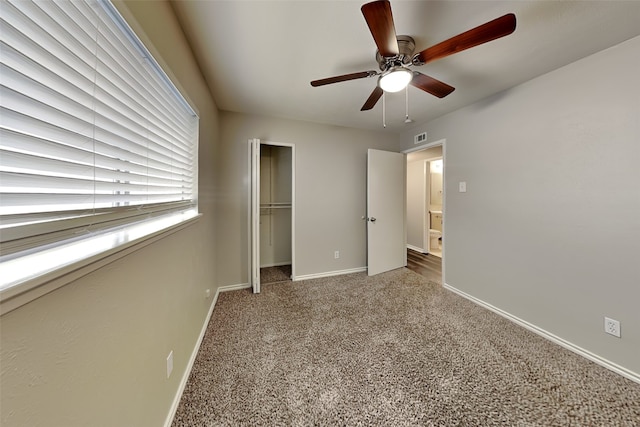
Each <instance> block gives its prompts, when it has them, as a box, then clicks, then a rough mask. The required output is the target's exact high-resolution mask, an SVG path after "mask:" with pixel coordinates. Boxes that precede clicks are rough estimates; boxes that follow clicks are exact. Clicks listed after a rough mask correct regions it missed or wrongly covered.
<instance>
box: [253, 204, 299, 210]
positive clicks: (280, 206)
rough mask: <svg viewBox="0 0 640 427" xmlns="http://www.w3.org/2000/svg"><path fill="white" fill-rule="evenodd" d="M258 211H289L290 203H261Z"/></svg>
mask: <svg viewBox="0 0 640 427" xmlns="http://www.w3.org/2000/svg"><path fill="white" fill-rule="evenodd" d="M260 209H291V203H261V204H260Z"/></svg>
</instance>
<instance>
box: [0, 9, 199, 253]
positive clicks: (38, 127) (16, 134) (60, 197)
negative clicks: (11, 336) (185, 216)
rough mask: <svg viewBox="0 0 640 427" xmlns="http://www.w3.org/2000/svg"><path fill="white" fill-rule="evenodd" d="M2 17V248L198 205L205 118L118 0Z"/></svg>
mask: <svg viewBox="0 0 640 427" xmlns="http://www.w3.org/2000/svg"><path fill="white" fill-rule="evenodd" d="M0 18H1V21H2V22H1V23H0V24H1V25H2V32H1V45H0V48H1V52H0V62H1V64H0V65H1V69H0V76H1V81H0V104H1V105H0V106H1V110H0V222H1V223H0V227H1V229H0V237H1V242H2V244H3V246H2V254H7V253H11V252H15V251H18V250H22V249H28V248H31V247H33V246H38V245H42V244H45V243H50V242H51V241H57V240H60V239H65V238H68V237H72V236H76V235H78V234H86V233H87V232H93V231H95V230H100V229H104V228H110V227H113V226H117V225H122V224H124V223H128V222H132V221H138V220H141V219H144V218H147V217H149V216H152V215H158V214H162V213H166V212H173V211H176V210H178V211H180V210H185V209H189V208H192V207H194V206H195V198H196V173H195V172H196V153H197V131H198V117H197V116H196V114H195V113H194V112H193V110H192V109H191V108H190V107H189V106H188V104H187V102H186V101H185V100H184V98H183V97H182V96H181V95H180V94H179V93H178V91H177V90H176V88H175V87H174V86H173V85H172V84H171V82H170V81H169V79H168V77H167V76H166V74H164V72H163V71H162V70H161V69H160V67H159V66H158V64H157V62H156V61H155V60H154V59H153V58H152V57H151V55H150V54H149V52H148V51H147V50H146V49H145V48H144V46H143V45H142V43H141V42H140V41H139V39H138V38H137V37H136V36H135V34H133V32H132V31H131V29H130V28H129V27H128V26H127V24H126V23H125V21H124V20H123V19H122V17H121V16H120V15H119V14H118V13H117V11H116V10H115V8H113V6H112V5H111V4H110V3H108V2H107V1H106V0H86V1H73V2H71V1H66V0H62V1H55V2H54V1H39V2H32V1H25V0H11V1H5V0H2V1H1V2H0Z"/></svg>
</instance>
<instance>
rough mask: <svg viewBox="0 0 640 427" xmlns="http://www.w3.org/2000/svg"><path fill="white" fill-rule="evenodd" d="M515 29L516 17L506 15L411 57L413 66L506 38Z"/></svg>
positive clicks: (511, 14)
mask: <svg viewBox="0 0 640 427" xmlns="http://www.w3.org/2000/svg"><path fill="white" fill-rule="evenodd" d="M515 29H516V16H515V15H514V14H513V13H508V14H506V15H504V16H501V17H500V18H496V19H494V20H493V21H489V22H487V23H485V24H482V25H480V26H478V27H475V28H472V29H471V30H469V31H465V32H464V33H462V34H458V35H457V36H455V37H452V38H450V39H449V40H445V41H443V42H440V43H438V44H436V45H434V46H431V47H430V48H427V49H425V50H423V51H422V52H420V53H418V54H416V55H415V56H414V57H413V64H414V65H422V64H426V63H427V62H431V61H435V60H436V59H440V58H444V57H445V56H449V55H452V54H454V53H458V52H462V51H463V50H466V49H469V48H472V47H474V46H478V45H480V44H483V43H487V42H490V41H491V40H495V39H498V38H500V37H504V36H507V35H509V34H511V33H513V32H514V31H515Z"/></svg>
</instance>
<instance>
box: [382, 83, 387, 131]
mask: <svg viewBox="0 0 640 427" xmlns="http://www.w3.org/2000/svg"><path fill="white" fill-rule="evenodd" d="M386 99H387V97H386V93H385V92H382V127H383V128H386V127H387V103H386V101H385V100H386Z"/></svg>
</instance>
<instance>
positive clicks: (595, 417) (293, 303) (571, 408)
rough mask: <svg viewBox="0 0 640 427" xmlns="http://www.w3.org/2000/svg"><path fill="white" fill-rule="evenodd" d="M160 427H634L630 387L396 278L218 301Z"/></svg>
mask: <svg viewBox="0 0 640 427" xmlns="http://www.w3.org/2000/svg"><path fill="white" fill-rule="evenodd" d="M173 425H174V426H260V425H262V426H275V425H282V426H288V425H294V426H306V425H309V426H310V425H317V426H336V425H346V426H352V425H357V426H414V425H423V426H638V425H640V385H638V384H636V383H633V382H631V381H629V380H627V379H625V378H623V377H621V376H618V375H616V374H614V373H612V372H610V371H608V370H606V369H604V368H602V367H599V366H597V365H595V364H594V363H592V362H589V361H588V360H586V359H584V358H582V357H580V356H578V355H576V354H574V353H571V352H569V351H567V350H564V349H563V348H561V347H559V346H557V345H555V344H553V343H551V342H549V341H547V340H545V339H543V338H541V337H539V336H537V335H535V334H533V333H531V332H529V331H527V330H525V329H523V328H521V327H519V326H517V325H515V324H513V323H511V322H509V321H507V320H505V319H503V318H501V317H499V316H497V315H495V314H494V313H492V312H489V311H487V310H485V309H483V308H481V307H479V306H477V305H475V304H473V303H471V302H469V301H467V300H465V299H463V298H461V297H459V296H457V295H455V294H453V293H452V292H449V291H447V290H445V289H443V288H442V287H441V286H439V285H437V284H434V283H429V282H427V281H426V280H425V279H424V278H423V277H422V276H420V275H418V274H416V273H413V272H411V271H409V270H407V269H400V270H395V271H392V272H389V273H384V274H382V275H379V276H376V277H374V278H369V277H367V276H366V275H365V274H364V273H361V274H352V275H346V276H338V277H334V278H325V279H315V280H308V281H301V282H289V283H278V284H273V285H267V286H263V288H262V293H261V294H260V295H253V294H251V293H250V292H249V291H234V292H227V293H223V294H221V295H220V298H219V300H218V303H217V306H216V308H215V310H214V314H213V317H212V319H211V322H210V324H209V326H208V329H207V332H206V336H205V338H204V340H203V343H202V346H201V348H200V351H199V353H198V356H197V359H196V362H195V365H194V367H193V370H192V372H191V376H190V378H189V381H188V383H187V386H186V389H185V391H184V395H183V397H182V400H181V402H180V405H179V408H178V411H177V413H176V416H175V419H174V423H173Z"/></svg>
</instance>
